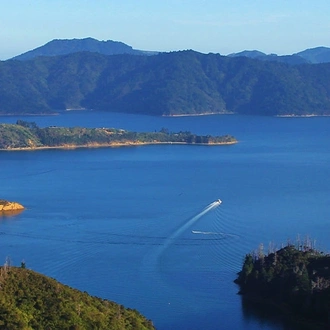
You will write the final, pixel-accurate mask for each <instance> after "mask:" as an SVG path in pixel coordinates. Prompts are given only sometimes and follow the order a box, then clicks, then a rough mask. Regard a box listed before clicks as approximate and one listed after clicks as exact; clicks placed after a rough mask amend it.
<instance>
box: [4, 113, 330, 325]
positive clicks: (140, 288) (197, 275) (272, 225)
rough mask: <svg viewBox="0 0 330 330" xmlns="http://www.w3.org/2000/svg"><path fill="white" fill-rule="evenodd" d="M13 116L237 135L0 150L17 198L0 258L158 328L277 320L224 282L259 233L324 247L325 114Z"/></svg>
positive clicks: (329, 140)
mask: <svg viewBox="0 0 330 330" xmlns="http://www.w3.org/2000/svg"><path fill="white" fill-rule="evenodd" d="M17 119H25V120H29V121H35V122H36V123H37V124H38V125H39V126H48V125H57V126H88V127H116V128H124V129H129V130H136V131H154V130H160V129H161V128H162V127H165V128H168V129H169V130H170V131H180V130H182V131H186V130H190V131H192V132H194V133H197V134H213V135H222V134H232V135H234V136H235V137H236V138H237V139H238V140H239V143H238V144H236V145H231V146H209V147H208V146H185V145H168V146H166V145H161V146H142V147H122V148H98V149H76V150H40V151H21V152H0V182H1V196H0V198H4V199H8V200H15V201H19V202H21V203H22V204H24V205H25V206H26V207H27V209H26V210H25V211H24V212H22V213H20V214H19V215H16V216H13V217H3V218H1V219H0V251H1V253H0V260H1V258H2V260H3V262H4V261H5V259H6V257H7V256H9V257H10V258H11V260H12V263H13V264H15V265H20V262H21V261H22V260H25V262H26V265H27V267H28V268H31V269H33V270H35V271H38V272H40V273H43V274H46V275H48V276H51V277H53V278H56V279H57V280H59V281H61V282H63V283H65V284H67V285H70V286H72V287H75V288H78V289H80V290H83V291H87V292H88V293H90V294H92V295H96V296H99V297H102V298H106V299H110V300H114V301H116V302H118V303H120V304H123V305H125V306H126V307H130V308H135V309H138V310H139V311H140V312H142V313H143V314H144V315H146V316H147V317H148V318H150V319H152V320H153V321H154V324H155V325H156V327H157V328H158V329H251V330H252V329H253V330H256V329H272V330H273V329H290V326H288V325H286V324H284V323H283V322H282V321H281V320H276V319H274V318H265V317H262V316H260V315H256V314H255V313H254V312H251V311H249V310H248V309H246V308H243V307H242V302H241V297H240V296H239V295H237V291H238V288H237V286H236V285H235V284H234V283H233V280H234V279H235V277H236V273H237V271H239V270H240V266H241V262H242V260H243V258H244V256H245V254H246V253H249V252H250V251H252V250H254V249H256V248H257V247H258V245H259V244H260V243H263V244H264V247H265V250H266V251H267V249H268V246H269V244H272V245H275V246H278V247H280V246H281V244H282V243H286V242H287V241H288V240H290V241H294V240H295V239H296V237H297V235H300V237H302V238H304V237H305V236H307V235H308V236H309V237H310V238H312V239H313V240H315V241H316V246H317V247H318V248H320V249H322V250H325V251H329V250H330V241H329V239H328V238H329V233H330V219H329V214H330V166H329V164H330V129H329V127H330V118H329V117H324V118H316V117H315V118H267V117H244V116H201V117H178V118H162V117H149V116H135V115H126V114H109V113H95V112H70V113H64V114H61V115H59V116H40V117H38V116H37V117H25V118H24V117H1V118H0V122H7V123H15V122H16V120H17ZM218 198H220V199H221V200H222V201H223V203H222V204H221V205H220V206H218V207H215V208H213V209H211V210H210V211H209V212H206V213H205V215H203V216H202V217H200V218H198V219H197V220H196V221H192V222H191V219H193V217H195V216H197V215H198V214H200V212H202V211H203V209H204V208H205V207H207V206H208V205H209V204H210V203H212V202H214V201H215V200H216V199H218ZM189 221H190V222H189ZM187 223H189V226H188V227H187V226H185V224H187ZM180 228H181V229H182V230H181V229H180ZM193 231H194V232H195V233H193ZM196 232H198V233H196Z"/></svg>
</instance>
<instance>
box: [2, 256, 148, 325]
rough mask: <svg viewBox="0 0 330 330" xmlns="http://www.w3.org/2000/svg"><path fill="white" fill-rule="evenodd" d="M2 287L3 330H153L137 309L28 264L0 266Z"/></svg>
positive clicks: (7, 263)
mask: <svg viewBox="0 0 330 330" xmlns="http://www.w3.org/2000/svg"><path fill="white" fill-rule="evenodd" d="M0 288H1V290H0V328H1V329H7V330H17V329H34V330H37V329H40V330H44V329H68V330H69V329H72V330H73V329H75V330H84V329H86V330H87V329H100V330H101V329H104V330H108V329H114V330H115V329H116V330H123V329H131V330H133V329H141V330H147V329H154V326H153V324H152V322H151V321H149V320H147V319H146V318H145V317H143V316H142V315H141V314H140V313H138V312H137V311H136V310H132V309H127V308H125V307H124V306H121V305H118V304H116V303H114V302H111V301H108V300H104V299H100V298H97V297H92V296H90V295H88V294H87V293H86V292H84V293H83V292H81V291H78V290H75V289H72V288H70V287H68V286H65V285H63V284H61V283H59V282H57V281H56V280H54V279H51V278H49V277H46V276H44V275H41V274H38V273H36V272H34V271H32V270H28V269H26V265H25V262H22V264H21V268H17V267H12V266H11V265H10V262H8V261H6V263H5V265H4V266H2V267H0Z"/></svg>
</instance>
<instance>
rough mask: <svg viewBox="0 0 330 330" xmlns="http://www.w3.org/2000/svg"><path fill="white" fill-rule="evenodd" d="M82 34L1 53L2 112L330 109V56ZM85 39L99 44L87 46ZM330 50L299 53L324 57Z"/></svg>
mask: <svg viewBox="0 0 330 330" xmlns="http://www.w3.org/2000/svg"><path fill="white" fill-rule="evenodd" d="M77 40H78V39H73V40H71V41H68V40H66V41H63V42H62V41H53V42H50V43H48V44H46V45H45V46H44V47H46V49H48V50H47V51H46V50H45V49H43V50H42V49H40V48H42V47H40V48H38V49H36V50H33V51H30V52H28V53H29V56H30V59H27V58H26V60H22V59H23V58H22V57H21V58H20V59H21V60H19V57H16V58H15V59H11V60H7V61H1V62H0V100H1V102H0V114H40V113H42V114H51V113H55V112H59V111H64V110H70V109H94V110H102V111H114V112H130V113H141V114H142V113H143V114H148V115H182V114H185V115H187V114H188V115H194V114H211V113H216V114H217V113H221V114H222V113H237V114H255V115H282V116H289V115H300V116H301V115H303V116H305V115H330V84H329V82H330V63H317V64H310V63H306V62H303V61H302V60H300V62H299V64H294V63H290V64H289V63H287V62H285V61H269V60H260V59H259V57H260V56H261V57H262V56H263V55H262V53H260V52H257V51H254V52H244V53H243V54H232V55H231V56H221V55H219V54H212V53H210V54H202V53H198V52H195V51H192V50H187V51H179V52H170V53H157V54H156V53H148V52H143V51H138V50H134V49H133V48H132V47H130V46H127V45H125V44H122V43H117V42H109V41H107V42H101V44H99V42H98V41H96V43H95V42H94V41H95V40H94V39H91V38H87V39H83V40H80V41H77ZM83 44H84V45H94V46H93V48H92V49H90V50H89V51H86V49H84V48H83V47H82V45H83ZM47 45H48V46H47ZM56 45H57V46H58V47H57V46H56ZM97 45H98V46H97ZM101 45H103V46H104V47H103V46H102V47H101ZM51 49H53V51H51ZM111 49H112V50H111ZM81 50H85V51H81ZM327 50H328V49H327V48H325V47H324V48H320V49H319V48H317V49H313V50H306V51H304V52H301V53H297V54H295V55H292V56H293V57H294V58H298V57H299V58H303V57H302V55H303V56H305V57H306V58H307V57H308V58H309V59H310V60H308V61H310V62H311V61H312V60H313V61H314V62H315V61H316V59H318V60H319V61H320V60H321V59H323V61H324V60H325V59H326V54H327ZM35 51H38V54H47V56H45V55H44V56H38V55H36V53H34V52H35ZM102 51H107V52H108V54H101V53H100V52H102ZM115 52H117V53H115ZM120 52H126V53H125V54H122V53H120ZM130 52H131V53H130ZM28 53H25V55H26V54H28ZM118 53H120V54H118ZM33 54H34V55H33ZM60 54H62V55H60ZM109 54H112V55H109ZM152 54H154V55H153V56H145V55H152ZM298 54H300V55H298ZM301 54H302V55H301ZM23 55H24V54H22V55H21V56H23ZM137 55H138V56H137ZM265 56H267V55H265ZM251 57H252V58H251ZM273 57H274V58H282V57H281V56H275V55H273ZM293 57H292V58H293ZM306 61H307V59H306ZM283 62H284V63H283ZM292 62H293V61H292Z"/></svg>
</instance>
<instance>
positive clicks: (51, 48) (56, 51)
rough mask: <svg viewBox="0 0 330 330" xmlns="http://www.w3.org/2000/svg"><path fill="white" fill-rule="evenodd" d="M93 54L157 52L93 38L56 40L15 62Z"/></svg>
mask: <svg viewBox="0 0 330 330" xmlns="http://www.w3.org/2000/svg"><path fill="white" fill-rule="evenodd" d="M83 51H86V52H93V53H100V54H104V55H115V54H132V55H154V54H156V53H157V52H151V51H142V50H136V49H133V48H132V47H131V46H128V45H126V44H124V43H123V42H119V41H112V40H107V41H99V40H96V39H93V38H85V39H55V40H52V41H50V42H48V43H46V44H45V45H43V46H40V47H38V48H35V49H32V50H30V51H28V52H26V53H23V54H21V55H18V56H15V57H14V58H13V59H15V60H20V61H24V60H30V59H32V58H35V57H38V56H57V55H66V54H72V53H77V52H83Z"/></svg>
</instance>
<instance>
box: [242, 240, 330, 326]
mask: <svg viewBox="0 0 330 330" xmlns="http://www.w3.org/2000/svg"><path fill="white" fill-rule="evenodd" d="M236 283H237V284H239V286H240V293H241V294H242V295H243V296H244V297H245V298H247V299H250V300H251V301H254V302H255V301H259V302H260V303H261V304H262V305H264V304H265V303H266V304H268V305H269V306H273V307H274V308H275V307H277V308H278V309H279V310H280V311H282V312H285V313H292V314H293V315H296V317H297V318H300V319H305V320H307V321H310V322H314V325H315V326H316V325H317V324H321V326H322V327H321V328H322V329H323V326H324V325H327V326H329V324H330V323H329V320H330V310H329V307H330V255H329V254H325V253H323V252H322V251H318V250H316V249H315V248H314V247H313V244H311V241H310V240H305V241H304V242H301V243H299V244H297V245H296V246H294V245H292V244H288V245H287V246H285V247H283V248H281V249H278V250H273V251H269V252H268V253H264V249H263V246H262V245H260V247H259V249H258V251H256V252H254V253H251V254H248V255H246V257H245V259H244V262H243V266H242V270H241V271H240V272H239V274H238V278H237V279H236ZM327 329H328V327H327Z"/></svg>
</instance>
